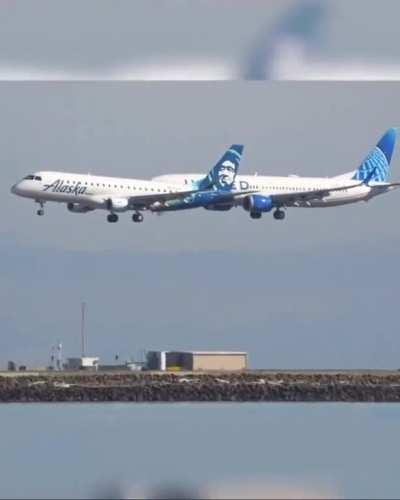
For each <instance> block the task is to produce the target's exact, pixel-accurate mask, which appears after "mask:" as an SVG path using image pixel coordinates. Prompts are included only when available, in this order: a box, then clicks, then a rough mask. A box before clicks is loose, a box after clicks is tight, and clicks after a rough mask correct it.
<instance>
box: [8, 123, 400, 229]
mask: <svg viewBox="0 0 400 500" xmlns="http://www.w3.org/2000/svg"><path fill="white" fill-rule="evenodd" d="M396 136H397V129H395V128H391V129H389V130H388V131H387V132H386V133H385V134H384V135H383V137H382V138H381V139H380V140H379V142H378V144H377V145H376V147H375V148H374V149H373V150H372V151H371V152H370V153H369V155H368V156H367V158H366V159H365V160H364V161H363V162H362V163H361V165H360V167H359V168H358V169H356V170H353V171H351V172H348V173H345V174H342V175H338V176H335V177H330V178H326V177H298V176H289V177H278V176H261V175H253V176H250V175H243V176H242V175H238V170H239V164H240V160H241V158H242V154H243V146H242V145H238V144H234V145H232V146H231V147H230V148H229V149H228V150H227V151H226V153H225V154H224V155H223V156H222V158H221V159H220V160H219V161H218V162H217V164H216V165H215V166H214V167H213V168H212V169H211V171H210V172H209V174H208V175H204V174H172V175H163V176H159V177H155V178H153V179H151V180H141V179H125V178H117V177H100V176H92V175H82V174H72V173H71V174H69V173H63V172H37V173H34V174H29V175H27V176H26V177H25V178H24V179H22V180H21V181H20V182H18V183H17V184H15V185H14V186H13V187H12V189H11V191H12V193H14V194H16V195H18V196H22V197H25V198H30V199H33V200H34V201H35V202H36V203H38V204H39V205H40V208H39V210H38V211H37V214H38V215H39V216H42V215H44V205H45V203H46V202H51V201H52V202H58V203H64V204H66V205H67V208H68V210H69V211H70V212H73V213H87V212H91V211H94V210H96V209H102V210H105V211H107V212H108V215H107V220H108V222H111V223H115V222H118V219H119V216H118V214H119V213H123V212H133V215H132V220H133V221H134V222H142V221H143V212H145V211H150V212H155V213H162V212H167V211H179V210H187V209H194V208H205V209H207V210H213V211H228V210H231V209H232V208H234V207H238V206H239V207H242V208H243V209H244V210H246V211H247V212H248V213H249V215H250V217H251V218H252V219H260V218H261V217H262V215H263V214H264V213H269V212H273V217H274V218H275V219H276V220H282V219H284V218H285V210H286V209H287V208H290V207H307V208H316V207H333V206H338V205H347V204H350V203H356V202H359V201H369V200H371V199H372V198H374V197H375V196H378V195H380V194H384V193H387V192H389V191H392V190H394V189H396V188H398V187H399V186H400V183H398V182H389V181H388V178H389V166H390V163H391V160H392V155H393V151H394V147H395V144H396Z"/></svg>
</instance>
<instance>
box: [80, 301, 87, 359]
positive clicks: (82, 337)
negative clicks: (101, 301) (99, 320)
mask: <svg viewBox="0 0 400 500" xmlns="http://www.w3.org/2000/svg"><path fill="white" fill-rule="evenodd" d="M85 320H86V302H82V318H81V342H82V358H84V357H85V356H86V338H85Z"/></svg>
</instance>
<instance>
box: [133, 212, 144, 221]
mask: <svg viewBox="0 0 400 500" xmlns="http://www.w3.org/2000/svg"><path fill="white" fill-rule="evenodd" d="M143 218H144V217H143V215H142V214H140V213H136V214H133V215H132V220H133V222H143Z"/></svg>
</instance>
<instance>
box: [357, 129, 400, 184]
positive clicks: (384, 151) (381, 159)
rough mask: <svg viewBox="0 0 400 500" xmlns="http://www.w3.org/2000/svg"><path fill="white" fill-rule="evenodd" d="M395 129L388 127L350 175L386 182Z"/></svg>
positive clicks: (394, 141)
mask: <svg viewBox="0 0 400 500" xmlns="http://www.w3.org/2000/svg"><path fill="white" fill-rule="evenodd" d="M396 137H397V129H395V128H390V129H389V130H388V131H387V132H386V133H385V135H384V136H383V137H382V139H381V140H380V141H379V142H378V144H377V145H376V147H375V148H374V149H373V150H372V151H371V152H370V154H369V155H368V156H367V158H366V159H365V160H364V162H363V163H362V164H361V166H360V167H359V169H358V170H357V171H356V172H355V174H354V176H353V177H352V178H353V179H354V180H357V181H368V182H369V181H375V182H386V181H387V180H388V178H389V166H390V162H391V160H392V155H393V151H394V147H395V145H396Z"/></svg>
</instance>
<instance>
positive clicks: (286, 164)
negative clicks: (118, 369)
mask: <svg viewBox="0 0 400 500" xmlns="http://www.w3.org/2000/svg"><path fill="white" fill-rule="evenodd" d="M399 98H400V91H399V87H398V85H397V84H390V83H386V84H383V83H380V84H378V83H370V84H366V83H364V84H362V83H358V84H356V83H354V84H325V85H320V84H310V83H308V84H307V83H304V84H299V83H297V84H290V83H287V84H268V85H266V84H262V83H240V82H236V83H234V82H232V83H220V84H194V83H193V84H184V83H181V84H177V83H171V84H165V83H162V84H152V85H149V84H145V83H136V84H132V83H125V84H124V83H96V84H94V83H86V84H85V83H57V84H54V83H53V84H51V83H20V84H11V83H10V84H7V83H3V84H1V85H0V109H1V110H2V112H1V118H0V151H1V156H2V182H1V185H0V192H1V194H2V199H3V217H2V218H1V219H0V277H1V280H0V299H1V304H2V307H1V309H0V331H1V336H0V339H1V341H0V342H1V349H0V366H1V365H3V366H5V364H6V361H7V360H8V359H14V360H16V361H18V362H25V363H28V365H29V364H31V363H35V364H37V363H39V364H44V363H45V362H47V360H48V352H49V350H50V348H51V345H52V344H54V343H56V342H57V341H58V340H61V341H62V342H63V344H64V347H65V354H66V355H74V354H78V352H79V346H80V343H79V326H80V325H79V321H80V320H79V318H80V301H81V300H82V299H84V300H86V301H87V302H88V336H89V351H90V352H91V353H92V354H99V355H101V357H102V359H103V360H104V361H109V360H111V359H112V358H113V356H114V354H116V353H117V352H118V353H119V354H120V355H121V357H122V358H123V359H124V358H125V357H127V356H128V354H130V353H133V354H135V353H136V352H137V351H138V350H140V349H154V348H155V349H164V348H166V349H234V350H246V351H249V353H250V364H251V366H252V367H270V368H296V367H297V368H355V367H364V368H368V367H370V368H383V367H390V368H395V367H397V366H398V364H399V361H398V360H399V355H400V340H399V336H398V316H397V307H398V297H399V267H398V247H399V242H400V238H399V232H398V221H397V214H398V193H390V194H388V195H386V196H382V197H379V198H376V199H375V200H373V201H371V202H370V203H369V204H365V203H362V204H357V205H353V206H347V207H339V208H331V209H314V210H309V209H290V210H289V211H288V217H287V220H285V221H284V222H277V221H274V220H273V219H272V217H270V216H268V215H266V216H264V217H263V219H262V220H261V221H253V220H250V218H249V217H248V214H247V213H245V212H244V211H243V210H241V209H239V208H237V209H234V210H232V211H231V212H228V213H212V212H209V211H204V210H201V209H199V210H197V211H190V212H189V211H188V212H185V213H169V214H164V215H162V216H157V215H154V214H146V217H145V222H144V224H141V225H136V224H133V223H132V222H131V219H130V217H129V216H128V215H126V216H121V221H120V223H119V224H116V225H110V224H107V222H106V214H105V213H104V212H102V211H99V212H96V213H92V214H86V215H78V214H71V213H69V212H67V210H66V208H65V207H64V206H59V205H48V206H47V211H46V212H47V213H46V217H44V218H38V217H37V216H36V215H35V206H34V203H33V202H31V201H29V200H24V199H20V198H17V197H15V196H13V195H11V193H10V191H9V190H10V186H11V185H12V184H13V183H14V182H16V181H17V180H18V179H20V178H21V177H22V176H23V175H25V174H28V173H30V172H33V171H37V170H41V169H55V170H62V171H75V172H81V173H87V172H88V171H90V172H91V173H93V174H96V173H97V174H109V175H116V176H133V177H144V178H149V177H151V176H153V175H159V174H167V173H172V172H177V173H179V172H191V171H192V172H204V173H206V172H207V171H208V169H209V167H210V166H211V165H213V164H214V162H215V160H216V159H217V158H219V157H220V155H221V153H222V152H223V151H224V149H225V148H226V147H227V146H229V145H230V144H232V143H237V142H239V143H243V144H245V146H246V149H245V156H244V159H243V161H242V167H241V171H242V173H253V172H255V171H258V172H259V173H260V174H280V175H287V174H295V173H296V174H300V175H321V176H328V175H337V174H340V173H343V172H347V171H350V170H352V169H354V168H356V167H357V166H358V165H359V164H360V162H361V160H362V159H363V158H364V157H365V156H366V155H367V153H368V152H369V151H370V149H371V148H372V147H373V146H374V145H375V144H376V142H377V140H378V139H379V137H380V136H381V134H382V133H383V132H384V131H385V130H386V129H387V128H388V127H391V126H396V125H399V110H398V102H399ZM399 162H400V159H399V155H398V153H397V154H395V156H394V158H393V162H392V179H393V180H399V178H400V174H399Z"/></svg>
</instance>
